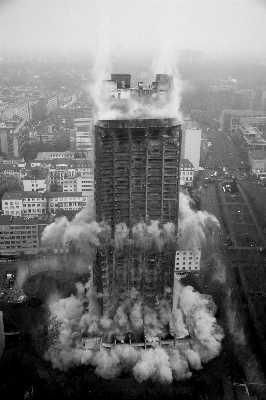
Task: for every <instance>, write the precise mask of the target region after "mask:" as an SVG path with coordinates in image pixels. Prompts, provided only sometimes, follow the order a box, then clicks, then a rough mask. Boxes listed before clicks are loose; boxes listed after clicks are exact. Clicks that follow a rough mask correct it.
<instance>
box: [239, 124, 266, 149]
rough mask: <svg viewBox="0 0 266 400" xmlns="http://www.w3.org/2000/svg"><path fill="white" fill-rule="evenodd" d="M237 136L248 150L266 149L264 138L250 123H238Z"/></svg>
mask: <svg viewBox="0 0 266 400" xmlns="http://www.w3.org/2000/svg"><path fill="white" fill-rule="evenodd" d="M238 136H239V138H240V139H241V140H242V142H243V144H244V145H245V147H246V149H247V150H248V151H250V150H266V140H265V139H264V137H263V136H262V134H261V133H260V131H259V130H258V129H257V128H255V127H253V126H251V125H240V126H239V127H238Z"/></svg>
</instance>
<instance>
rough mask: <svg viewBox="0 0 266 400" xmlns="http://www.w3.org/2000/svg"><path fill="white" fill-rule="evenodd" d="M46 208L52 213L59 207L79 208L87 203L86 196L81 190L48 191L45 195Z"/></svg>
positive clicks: (66, 208)
mask: <svg viewBox="0 0 266 400" xmlns="http://www.w3.org/2000/svg"><path fill="white" fill-rule="evenodd" d="M47 202H48V204H47V205H48V208H49V211H51V212H52V213H56V212H57V211H59V210H60V209H63V210H71V211H74V210H81V209H82V208H84V207H85V206H86V204H87V197H83V196H82V193H81V192H73V193H62V192H57V193H56V192H50V193H49V195H48V197H47Z"/></svg>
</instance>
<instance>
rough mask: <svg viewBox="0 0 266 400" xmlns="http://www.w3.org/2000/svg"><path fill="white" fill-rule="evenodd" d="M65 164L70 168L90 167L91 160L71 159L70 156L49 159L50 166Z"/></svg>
mask: <svg viewBox="0 0 266 400" xmlns="http://www.w3.org/2000/svg"><path fill="white" fill-rule="evenodd" d="M61 164H66V165H68V166H69V167H70V168H91V167H92V162H91V160H89V159H80V160H79V159H71V158H57V159H54V160H51V167H52V166H56V165H61Z"/></svg>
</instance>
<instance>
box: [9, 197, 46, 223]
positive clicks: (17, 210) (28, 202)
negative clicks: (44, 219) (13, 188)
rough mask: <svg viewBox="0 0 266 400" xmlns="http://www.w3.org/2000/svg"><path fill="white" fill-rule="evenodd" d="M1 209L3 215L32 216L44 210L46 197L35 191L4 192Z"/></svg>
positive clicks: (42, 212)
mask: <svg viewBox="0 0 266 400" xmlns="http://www.w3.org/2000/svg"><path fill="white" fill-rule="evenodd" d="M2 210H3V213H4V215H14V216H19V217H22V216H24V217H28V218H34V217H37V216H38V214H44V213H45V212H46V199H45V198H43V195H42V194H40V193H37V192H22V191H21V192H6V193H4V195H3V197H2Z"/></svg>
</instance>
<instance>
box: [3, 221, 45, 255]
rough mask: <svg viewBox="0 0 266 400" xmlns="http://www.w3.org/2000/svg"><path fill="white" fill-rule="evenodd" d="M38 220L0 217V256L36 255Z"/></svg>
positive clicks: (37, 249) (37, 248)
mask: <svg viewBox="0 0 266 400" xmlns="http://www.w3.org/2000/svg"><path fill="white" fill-rule="evenodd" d="M38 251H39V236H38V219H36V218H35V219H32V220H29V219H28V218H22V217H13V216H10V215H1V216H0V255H3V256H4V255H6V256H10V255H19V254H21V253H24V254H37V253H38Z"/></svg>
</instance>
